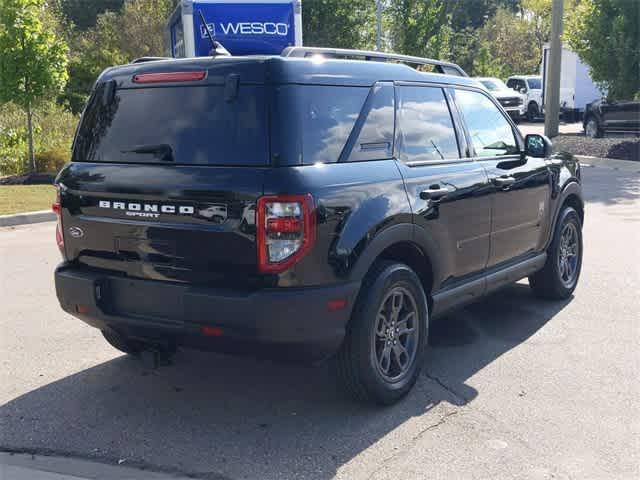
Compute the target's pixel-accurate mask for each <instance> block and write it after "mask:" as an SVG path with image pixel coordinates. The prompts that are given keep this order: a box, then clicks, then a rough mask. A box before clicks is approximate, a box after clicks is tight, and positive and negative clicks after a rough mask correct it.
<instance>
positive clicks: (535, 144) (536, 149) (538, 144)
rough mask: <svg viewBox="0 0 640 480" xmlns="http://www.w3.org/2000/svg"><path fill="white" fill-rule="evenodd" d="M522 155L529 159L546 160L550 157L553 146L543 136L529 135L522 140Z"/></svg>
mask: <svg viewBox="0 0 640 480" xmlns="http://www.w3.org/2000/svg"><path fill="white" fill-rule="evenodd" d="M524 145H525V146H524V153H525V155H528V156H530V157H538V158H546V157H548V156H549V155H551V150H552V147H553V144H552V143H551V140H549V139H548V138H547V137H545V136H544V135H538V134H535V133H534V134H530V135H527V136H526V137H525V139H524Z"/></svg>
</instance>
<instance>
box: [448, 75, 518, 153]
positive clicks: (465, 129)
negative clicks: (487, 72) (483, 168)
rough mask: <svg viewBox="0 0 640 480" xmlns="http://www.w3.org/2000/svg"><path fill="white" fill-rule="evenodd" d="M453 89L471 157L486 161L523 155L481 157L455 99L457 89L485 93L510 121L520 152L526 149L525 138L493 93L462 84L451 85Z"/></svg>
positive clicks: (453, 97) (453, 96)
mask: <svg viewBox="0 0 640 480" xmlns="http://www.w3.org/2000/svg"><path fill="white" fill-rule="evenodd" d="M450 90H451V93H452V95H451V97H452V100H453V103H454V104H455V105H456V110H457V111H458V112H459V114H460V123H461V125H462V128H463V129H464V132H465V136H466V139H467V142H468V144H469V151H470V153H471V159H472V160H474V161H480V162H481V161H485V160H492V159H493V160H495V159H497V158H518V157H521V156H522V153H518V154H513V155H496V156H491V157H480V156H478V154H477V152H476V150H475V147H474V145H473V142H472V141H471V133H470V132H469V128H468V127H467V121H466V119H465V118H464V115H462V112H461V111H460V107H458V105H457V102H456V99H455V90H468V91H471V92H477V93H480V94H482V95H484V96H485V97H486V98H488V99H489V100H490V101H491V102H492V103H493V104H494V105H495V106H496V107H498V111H499V112H500V113H501V114H502V116H503V118H504V119H505V120H506V121H507V122H508V123H509V125H510V126H511V134H512V135H513V138H514V140H515V142H516V144H517V146H518V150H520V152H522V151H523V150H524V140H523V138H522V135H521V134H520V131H519V130H518V128H517V127H516V125H515V123H513V120H512V119H511V117H510V116H509V115H507V114H506V113H505V112H503V109H502V106H501V105H500V103H499V102H498V101H497V100H496V99H495V98H493V97H492V96H491V95H489V94H488V93H485V92H484V91H482V90H479V89H477V88H473V87H467V86H466V85H465V86H462V85H455V86H451V87H450Z"/></svg>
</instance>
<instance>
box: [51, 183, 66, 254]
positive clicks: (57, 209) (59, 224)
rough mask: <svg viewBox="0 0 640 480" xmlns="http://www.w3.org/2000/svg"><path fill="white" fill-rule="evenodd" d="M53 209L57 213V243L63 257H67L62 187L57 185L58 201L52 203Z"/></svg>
mask: <svg viewBox="0 0 640 480" xmlns="http://www.w3.org/2000/svg"><path fill="white" fill-rule="evenodd" d="M51 210H53V213H55V214H56V220H57V221H56V244H57V245H58V249H59V250H60V253H61V254H62V258H65V255H64V235H63V234H62V204H61V202H60V187H59V186H56V201H55V203H54V204H53V205H51Z"/></svg>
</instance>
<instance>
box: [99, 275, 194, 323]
mask: <svg viewBox="0 0 640 480" xmlns="http://www.w3.org/2000/svg"><path fill="white" fill-rule="evenodd" d="M183 291H184V287H181V286H179V285H175V284H163V283H162V282H155V281H148V280H135V279H125V278H117V279H116V278H114V279H110V280H109V281H108V282H107V284H106V285H105V297H106V298H105V302H104V303H105V306H107V308H108V310H109V311H110V313H111V314H113V315H117V316H123V317H137V318H148V319H150V320H159V319H160V320H164V321H168V322H170V323H172V324H180V325H181V324H183V321H182V319H183V317H184V294H183Z"/></svg>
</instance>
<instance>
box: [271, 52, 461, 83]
mask: <svg viewBox="0 0 640 480" xmlns="http://www.w3.org/2000/svg"><path fill="white" fill-rule="evenodd" d="M281 55H282V56H283V57H297V58H306V57H312V56H314V55H319V56H323V57H330V58H345V59H348V58H351V59H359V60H366V61H371V62H387V61H395V62H399V63H405V64H408V65H409V66H413V65H432V66H434V67H435V71H436V72H438V73H444V74H447V75H457V76H459V77H468V76H469V75H467V73H466V72H465V71H464V70H463V69H462V68H460V66H458V65H456V64H455V63H451V62H443V61H441V60H434V59H432V58H422V57H413V56H411V55H399V54H396V53H385V52H374V51H371V50H351V49H348V48H322V47H287V48H285V49H284V50H283V51H282V53H281ZM414 68H415V67H414Z"/></svg>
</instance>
